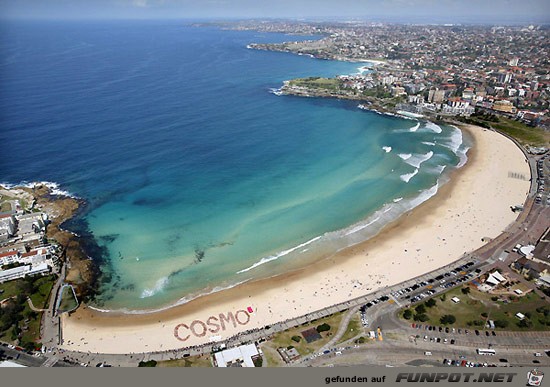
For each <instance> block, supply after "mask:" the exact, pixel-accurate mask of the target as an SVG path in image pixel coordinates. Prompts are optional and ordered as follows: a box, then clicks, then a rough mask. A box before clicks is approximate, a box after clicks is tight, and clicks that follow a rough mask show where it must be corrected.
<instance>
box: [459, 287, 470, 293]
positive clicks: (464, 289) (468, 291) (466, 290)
mask: <svg viewBox="0 0 550 387" xmlns="http://www.w3.org/2000/svg"><path fill="white" fill-rule="evenodd" d="M460 291H461V292H462V294H470V288H469V287H467V286H466V287H465V288H462V289H460Z"/></svg>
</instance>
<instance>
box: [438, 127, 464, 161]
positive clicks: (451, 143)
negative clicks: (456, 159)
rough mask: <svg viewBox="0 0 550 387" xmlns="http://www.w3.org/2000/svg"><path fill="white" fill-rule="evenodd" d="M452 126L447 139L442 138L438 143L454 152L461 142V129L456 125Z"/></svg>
mask: <svg viewBox="0 0 550 387" xmlns="http://www.w3.org/2000/svg"><path fill="white" fill-rule="evenodd" d="M452 128H453V131H452V133H451V136H450V137H449V138H448V139H443V140H442V141H441V142H440V143H441V145H443V146H444V147H446V148H449V149H450V150H452V151H453V152H454V153H455V154H456V153H457V151H458V149H459V148H460V146H461V145H462V142H463V139H462V131H461V130H460V129H458V128H457V127H456V126H453V127H452Z"/></svg>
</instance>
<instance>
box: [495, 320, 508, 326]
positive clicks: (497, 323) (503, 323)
mask: <svg viewBox="0 0 550 387" xmlns="http://www.w3.org/2000/svg"><path fill="white" fill-rule="evenodd" d="M508 324H509V323H508V320H495V327H497V328H506V327H507V326H508Z"/></svg>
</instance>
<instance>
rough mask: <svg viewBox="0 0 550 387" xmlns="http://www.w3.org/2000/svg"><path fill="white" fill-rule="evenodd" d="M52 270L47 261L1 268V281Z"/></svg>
mask: <svg viewBox="0 0 550 387" xmlns="http://www.w3.org/2000/svg"><path fill="white" fill-rule="evenodd" d="M50 270H51V268H50V266H48V265H47V264H46V263H41V264H38V265H34V266H32V265H24V266H18V267H14V268H13V269H8V270H0V283H2V282H6V281H11V280H14V279H18V278H23V277H26V276H30V275H36V274H44V273H48V272H49V271H50Z"/></svg>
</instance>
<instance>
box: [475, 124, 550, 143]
mask: <svg viewBox="0 0 550 387" xmlns="http://www.w3.org/2000/svg"><path fill="white" fill-rule="evenodd" d="M497 119H498V122H493V121H490V120H487V119H485V118H484V117H483V116H471V117H470V118H469V119H468V120H466V121H467V122H470V121H471V123H473V124H478V125H479V124H488V125H490V126H491V127H492V128H493V129H497V130H499V131H501V132H503V133H506V134H507V135H509V136H511V137H513V138H515V139H516V140H517V141H518V142H520V143H521V144H522V145H535V146H546V147H547V146H548V145H549V144H550V133H548V132H546V131H544V130H543V129H541V128H536V127H535V128H534V127H532V126H529V125H526V124H524V123H523V122H520V121H516V120H511V119H509V118H506V117H501V116H499V117H498V118H497Z"/></svg>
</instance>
